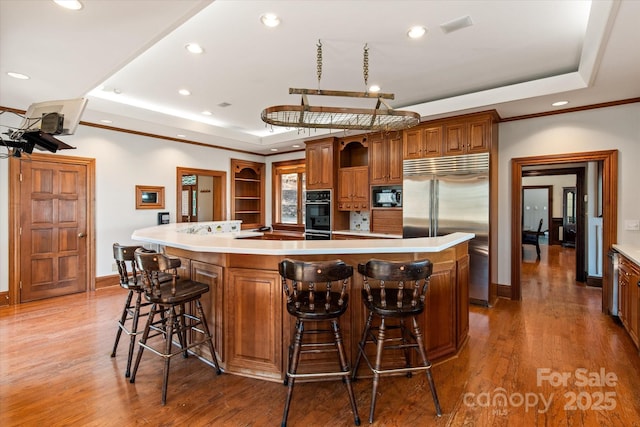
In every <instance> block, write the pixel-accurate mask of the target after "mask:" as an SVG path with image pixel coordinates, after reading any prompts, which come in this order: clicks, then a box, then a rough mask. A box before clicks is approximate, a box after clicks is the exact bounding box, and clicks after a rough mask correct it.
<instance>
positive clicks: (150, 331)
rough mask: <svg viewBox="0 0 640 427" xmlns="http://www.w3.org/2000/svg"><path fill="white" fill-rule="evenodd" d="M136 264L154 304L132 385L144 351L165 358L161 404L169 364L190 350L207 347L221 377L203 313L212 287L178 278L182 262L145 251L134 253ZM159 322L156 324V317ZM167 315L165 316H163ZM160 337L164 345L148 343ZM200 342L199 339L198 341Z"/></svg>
mask: <svg viewBox="0 0 640 427" xmlns="http://www.w3.org/2000/svg"><path fill="white" fill-rule="evenodd" d="M135 260H136V263H137V264H138V267H139V268H140V270H142V273H143V284H144V292H145V297H146V299H147V300H148V301H149V302H150V303H151V309H150V310H149V316H148V318H147V323H146V325H145V328H144V332H143V333H142V338H141V339H140V342H139V348H138V354H137V356H136V362H135V365H134V366H133V372H132V373H131V378H130V379H129V381H130V382H131V383H134V382H135V378H136V372H137V371H138V366H139V365H140V360H141V359H142V354H143V352H144V350H145V349H147V350H149V351H151V352H153V353H154V354H156V355H158V356H161V357H162V358H164V372H163V382H162V404H163V405H164V404H165V403H166V401H167V384H168V382H169V364H170V362H171V358H172V357H174V356H177V355H179V354H182V355H183V357H185V358H186V357H188V350H189V349H190V348H193V347H196V346H199V345H201V344H206V345H207V346H208V348H209V351H210V353H211V362H212V363H213V366H214V367H215V369H216V373H217V374H220V373H221V372H222V371H221V370H220V365H219V364H218V360H217V358H216V351H215V348H214V346H213V339H212V337H211V333H210V332H209V327H208V326H207V319H206V316H205V313H204V310H203V309H202V303H201V302H200V297H201V296H202V295H203V294H205V293H207V292H209V285H207V284H206V283H200V282H196V281H193V280H188V279H180V280H178V278H177V273H176V272H177V268H178V267H180V259H179V258H171V257H168V256H165V255H163V254H159V253H155V252H154V253H149V252H145V251H144V250H143V249H137V250H136V251H135ZM166 273H169V274H170V275H171V281H169V282H160V278H161V277H162V274H166ZM190 303H194V304H195V309H196V313H195V314H191V313H189V311H188V310H187V304H190ZM158 313H160V314H161V316H160V319H159V320H156V314H158ZM163 313H164V314H163ZM174 335H176V336H177V339H178V341H179V345H178V349H177V351H174V350H173V345H174V342H173V338H174ZM158 336H160V337H161V338H162V341H161V342H159V343H157V342H155V340H154V342H151V343H150V342H148V341H149V339H151V338H154V337H158ZM198 338H200V339H198Z"/></svg>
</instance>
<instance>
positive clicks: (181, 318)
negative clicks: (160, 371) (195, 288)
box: [175, 304, 191, 359]
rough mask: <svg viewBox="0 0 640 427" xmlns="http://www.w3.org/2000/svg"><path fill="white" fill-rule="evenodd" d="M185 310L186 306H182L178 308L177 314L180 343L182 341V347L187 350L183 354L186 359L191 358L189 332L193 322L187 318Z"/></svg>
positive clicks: (177, 330)
mask: <svg viewBox="0 0 640 427" xmlns="http://www.w3.org/2000/svg"><path fill="white" fill-rule="evenodd" d="M185 313H186V311H185V308H184V304H180V306H179V307H178V312H177V313H175V319H176V325H177V328H176V332H177V334H178V341H180V347H182V348H183V349H185V350H184V351H183V352H182V358H184V359H186V358H188V357H189V351H188V350H187V330H191V326H190V325H191V324H190V322H191V320H190V319H188V318H187V316H185Z"/></svg>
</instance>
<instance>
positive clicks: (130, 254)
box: [111, 243, 150, 377]
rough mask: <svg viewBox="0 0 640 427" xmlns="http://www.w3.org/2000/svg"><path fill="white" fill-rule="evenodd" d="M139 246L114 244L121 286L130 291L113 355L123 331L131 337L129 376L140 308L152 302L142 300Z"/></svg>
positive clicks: (128, 360) (128, 356) (119, 321)
mask: <svg viewBox="0 0 640 427" xmlns="http://www.w3.org/2000/svg"><path fill="white" fill-rule="evenodd" d="M138 248H141V246H124V245H121V244H119V243H114V244H113V258H114V260H115V262H116V266H117V267H118V273H119V275H120V286H121V287H122V288H123V289H126V290H128V291H129V292H128V293H127V298H126V300H125V303H124V308H123V309H122V314H121V316H120V320H118V332H117V333H116V340H115V343H114V344H113V351H112V352H111V357H116V351H117V349H118V343H119V342H120V336H121V335H122V332H124V333H125V334H126V335H127V336H128V337H129V354H128V355H127V368H126V370H125V372H124V375H125V377H129V376H130V374H131V360H132V359H133V353H134V349H135V344H136V335H138V334H139V332H138V320H139V318H140V310H141V308H143V307H145V306H148V305H149V304H150V303H148V302H144V303H143V302H142V294H143V293H144V290H143V288H142V277H141V276H140V274H139V271H138V269H137V268H136V263H135V259H134V252H135V250H136V249H138ZM134 296H135V300H134ZM132 300H133V302H132Z"/></svg>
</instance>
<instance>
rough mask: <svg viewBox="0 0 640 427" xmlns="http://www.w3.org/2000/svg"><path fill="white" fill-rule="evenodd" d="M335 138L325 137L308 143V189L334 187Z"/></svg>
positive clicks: (306, 152)
mask: <svg viewBox="0 0 640 427" xmlns="http://www.w3.org/2000/svg"><path fill="white" fill-rule="evenodd" d="M334 152H335V139H334V138H324V139H322V140H318V141H308V142H307V143H306V150H305V155H306V160H307V162H306V163H307V164H306V168H307V170H306V175H307V176H306V187H307V190H326V189H332V188H333V184H334V182H333V176H334V170H335V164H334V160H335V158H334Z"/></svg>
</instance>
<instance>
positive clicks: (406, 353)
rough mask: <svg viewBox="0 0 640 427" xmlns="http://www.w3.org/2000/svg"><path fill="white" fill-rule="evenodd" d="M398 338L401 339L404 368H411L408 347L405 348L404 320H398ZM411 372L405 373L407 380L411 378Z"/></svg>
mask: <svg viewBox="0 0 640 427" xmlns="http://www.w3.org/2000/svg"><path fill="white" fill-rule="evenodd" d="M400 337H401V338H402V349H403V351H404V367H405V368H410V367H411V358H410V355H409V347H408V346H407V327H406V325H405V323H404V319H403V318H400ZM411 376H412V374H411V371H409V372H407V378H411Z"/></svg>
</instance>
